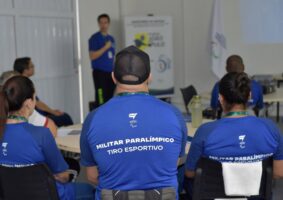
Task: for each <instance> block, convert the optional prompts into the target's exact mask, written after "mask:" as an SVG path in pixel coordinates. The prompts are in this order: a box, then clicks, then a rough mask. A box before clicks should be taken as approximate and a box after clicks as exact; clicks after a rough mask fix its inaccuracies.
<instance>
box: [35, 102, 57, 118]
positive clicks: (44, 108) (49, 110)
mask: <svg viewBox="0 0 283 200" xmlns="http://www.w3.org/2000/svg"><path fill="white" fill-rule="evenodd" d="M36 107H37V108H39V109H40V110H42V111H44V112H47V113H50V114H52V115H56V116H59V115H62V113H61V112H59V111H56V110H53V109H52V108H50V107H49V106H48V105H46V104H45V103H44V102H42V101H40V100H37V101H36Z"/></svg>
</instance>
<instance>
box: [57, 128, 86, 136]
mask: <svg viewBox="0 0 283 200" xmlns="http://www.w3.org/2000/svg"><path fill="white" fill-rule="evenodd" d="M80 133H81V131H80V130H76V129H71V128H59V129H58V133H57V137H65V136H68V135H78V134H80Z"/></svg>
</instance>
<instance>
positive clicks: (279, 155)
mask: <svg viewBox="0 0 283 200" xmlns="http://www.w3.org/2000/svg"><path fill="white" fill-rule="evenodd" d="M270 123H272V126H273V127H272V129H273V132H274V133H275V136H276V137H277V141H278V146H277V149H276V152H275V153H274V155H273V159H274V160H283V135H282V133H281V131H280V130H279V128H278V127H277V126H276V125H275V124H274V123H273V122H272V121H270Z"/></svg>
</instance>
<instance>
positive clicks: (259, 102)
mask: <svg viewBox="0 0 283 200" xmlns="http://www.w3.org/2000/svg"><path fill="white" fill-rule="evenodd" d="M251 93H252V98H251V99H250V100H249V106H251V107H255V106H256V107H257V108H259V109H262V108H263V92H262V86H261V85H260V84H259V83H258V82H256V81H255V80H252V81H251ZM218 96H219V82H217V83H216V84H215V85H214V87H213V89H212V93H211V100H210V107H211V108H213V109H217V108H220V103H219V101H218Z"/></svg>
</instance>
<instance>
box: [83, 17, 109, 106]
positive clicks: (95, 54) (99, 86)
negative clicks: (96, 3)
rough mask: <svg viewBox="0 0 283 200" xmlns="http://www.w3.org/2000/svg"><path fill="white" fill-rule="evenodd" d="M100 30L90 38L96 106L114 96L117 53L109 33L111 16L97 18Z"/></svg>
mask: <svg viewBox="0 0 283 200" xmlns="http://www.w3.org/2000/svg"><path fill="white" fill-rule="evenodd" d="M97 22H98V25H99V29H100V30H99V32H97V33H95V34H93V35H92V36H91V38H90V39H89V41H88V42H89V57H90V60H91V66H92V75H93V82H94V87H95V103H96V105H95V106H96V107H98V106H100V105H102V104H103V103H105V102H106V101H108V100H109V99H111V98H112V96H113V93H114V90H115V84H114V83H113V81H112V78H111V72H112V70H113V62H114V55H115V40H114V38H113V37H112V36H111V35H109V33H108V29H109V25H110V17H109V16H108V15H107V14H102V15H99V16H98V18H97Z"/></svg>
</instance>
